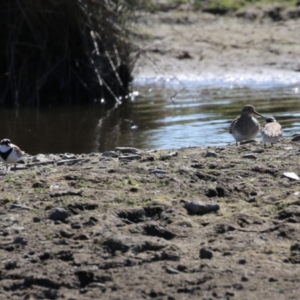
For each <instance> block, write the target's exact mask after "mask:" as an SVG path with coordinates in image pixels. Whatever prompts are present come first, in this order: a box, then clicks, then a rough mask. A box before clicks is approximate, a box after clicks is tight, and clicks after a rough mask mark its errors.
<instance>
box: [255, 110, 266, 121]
mask: <svg viewBox="0 0 300 300" xmlns="http://www.w3.org/2000/svg"><path fill="white" fill-rule="evenodd" d="M253 113H255V114H256V115H258V116H260V117H262V118H264V119H266V117H264V116H263V115H261V114H259V113H258V112H257V111H256V110H255V111H254V112H253Z"/></svg>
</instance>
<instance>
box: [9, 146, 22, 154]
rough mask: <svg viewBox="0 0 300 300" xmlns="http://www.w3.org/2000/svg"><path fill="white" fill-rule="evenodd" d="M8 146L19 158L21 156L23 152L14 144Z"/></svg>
mask: <svg viewBox="0 0 300 300" xmlns="http://www.w3.org/2000/svg"><path fill="white" fill-rule="evenodd" d="M10 146H11V147H12V148H13V149H14V151H15V152H17V153H18V154H19V155H20V156H22V155H23V154H24V152H23V151H22V150H21V149H20V148H19V147H18V146H17V145H14V144H10Z"/></svg>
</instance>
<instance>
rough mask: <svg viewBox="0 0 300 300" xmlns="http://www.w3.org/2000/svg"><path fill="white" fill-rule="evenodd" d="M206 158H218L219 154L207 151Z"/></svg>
mask: <svg viewBox="0 0 300 300" xmlns="http://www.w3.org/2000/svg"><path fill="white" fill-rule="evenodd" d="M205 157H218V154H217V153H216V152H213V151H207V152H206V154H205Z"/></svg>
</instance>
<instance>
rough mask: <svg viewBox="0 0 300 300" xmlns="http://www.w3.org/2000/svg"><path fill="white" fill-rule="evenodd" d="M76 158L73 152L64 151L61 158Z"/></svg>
mask: <svg viewBox="0 0 300 300" xmlns="http://www.w3.org/2000/svg"><path fill="white" fill-rule="evenodd" d="M76 158H77V157H76V155H75V154H73V153H65V154H63V156H62V159H76Z"/></svg>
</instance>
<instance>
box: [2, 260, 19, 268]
mask: <svg viewBox="0 0 300 300" xmlns="http://www.w3.org/2000/svg"><path fill="white" fill-rule="evenodd" d="M4 267H5V269H6V270H13V269H15V268H16V267H17V262H16V261H14V260H13V261H8V262H7V263H6V264H5V266H4Z"/></svg>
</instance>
